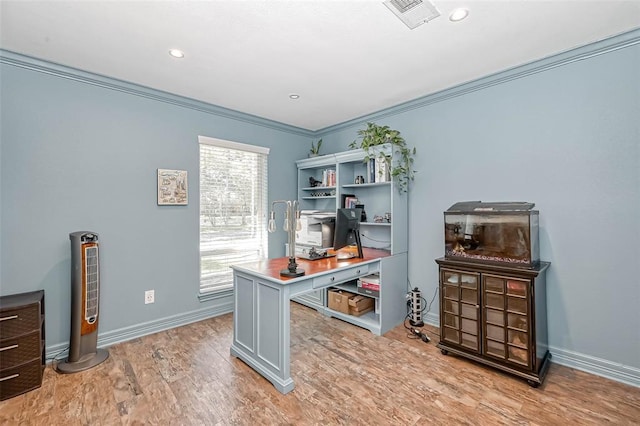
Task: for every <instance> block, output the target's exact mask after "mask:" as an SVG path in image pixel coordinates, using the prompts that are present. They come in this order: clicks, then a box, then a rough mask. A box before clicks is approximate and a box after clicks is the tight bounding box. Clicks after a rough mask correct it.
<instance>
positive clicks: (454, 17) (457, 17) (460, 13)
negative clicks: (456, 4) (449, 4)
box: [449, 7, 469, 22]
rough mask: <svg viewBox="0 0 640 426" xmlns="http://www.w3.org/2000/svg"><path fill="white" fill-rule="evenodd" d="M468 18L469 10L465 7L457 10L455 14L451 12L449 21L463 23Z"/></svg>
mask: <svg viewBox="0 0 640 426" xmlns="http://www.w3.org/2000/svg"><path fill="white" fill-rule="evenodd" d="M467 16H469V10H467V9H465V8H463V7H460V8H458V9H455V10H454V11H453V12H451V15H449V20H450V21H451V22H458V21H462V20H463V19H464V18H466V17H467Z"/></svg>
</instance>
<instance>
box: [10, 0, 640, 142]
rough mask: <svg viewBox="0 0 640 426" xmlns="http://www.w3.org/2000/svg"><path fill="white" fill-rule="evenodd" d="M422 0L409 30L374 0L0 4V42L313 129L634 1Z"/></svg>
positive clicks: (617, 23) (622, 11) (557, 46)
mask: <svg viewBox="0 0 640 426" xmlns="http://www.w3.org/2000/svg"><path fill="white" fill-rule="evenodd" d="M433 3H434V4H435V6H436V7H437V8H438V10H439V11H440V13H441V16H440V17H438V18H436V19H434V20H432V21H431V22H429V23H427V24H424V25H421V26H419V27H417V28H416V29H414V30H410V29H409V28H407V27H406V26H405V25H404V24H403V23H402V22H401V21H400V20H399V19H398V18H397V17H396V16H395V15H393V14H392V13H391V11H389V10H388V9H387V7H386V6H385V5H383V3H382V0H377V1H330V0H325V1H304V0H289V1H276V0H271V1H237V0H236V1H231V0H220V1H199V2H196V1H185V0H182V1H113V0H111V1H45V2H37V1H4V0H3V1H1V2H0V7H1V8H0V18H1V21H0V23H1V27H2V29H1V33H0V34H1V39H0V47H1V48H2V49H5V50H9V51H12V52H16V53H21V54H25V55H29V56H33V57H36V58H40V59H44V60H48V61H52V62H55V63H58V64H62V65H67V66H70V67H74V68H79V69H82V70H85V71H90V72H93V73H97V74H101V75H105V76H109V77H114V78H117V79H120V80H124V81H127V82H132V83H137V84H140V85H143V86H146V87H151V88H154V89H159V90H163V91H166V92H170V93H173V94H177V95H182V96H186V97H188V98H192V99H196V100H200V101H204V102H208V103H210V104H214V105H218V106H222V107H226V108H230V109H233V110H237V111H241V112H244V113H248V114H253V115H256V116H260V117H264V118H268V119H271V120H275V121H278V122H281V123H286V124H290V125H293V126H297V127H301V128H304V129H308V130H318V129H322V128H325V127H327V126H331V125H334V124H338V123H342V122H344V121H348V120H351V119H354V118H357V117H361V116H363V115H366V114H369V113H372V112H376V111H379V110H381V109H384V108H388V107H392V106H395V105H398V104H400V103H402V102H406V101H410V100H413V99H416V98H419V97H422V96H425V95H428V94H431V93H435V92H438V91H440V90H443V89H447V88H450V87H453V86H456V85H458V84H461V83H464V82H468V81H471V80H475V79H477V78H480V77H483V76H486V75H489V74H493V73H496V72H499V71H502V70H505V69H508V68H512V67H514V66H518V65H521V64H525V63H528V62H531V61H534V60H536V59H540V58H544V57H547V56H550V55H552V54H555V53H559V52H563V51H566V50H569V49H572V48H575V47H579V46H583V45H586V44H589V43H592V42H595V41H598V40H601V39H604V38H607V37H610V36H613V35H616V34H620V33H622V32H626V31H629V30H632V29H635V28H640V0H635V1H615V0H603V1H602V0H601V1H586V0H572V1H560V0H555V1H551V0H548V1H533V0H517V1H516V0H511V1H507V0H503V1H474V0H467V1H453V0H451V1H435V0H434V1H433ZM461 6H463V7H466V8H468V9H469V11H470V14H469V17H468V18H467V19H466V20H464V21H462V22H458V23H454V22H451V21H449V19H448V16H449V13H450V12H451V11H452V10H453V9H455V8H457V7H461ZM170 48H179V49H182V50H183V51H184V52H185V54H186V57H185V58H184V59H174V58H171V57H170V56H169V55H168V53H167V52H168V50H169V49H170ZM291 93H297V94H299V95H300V99H298V100H295V101H294V100H291V99H289V94H291Z"/></svg>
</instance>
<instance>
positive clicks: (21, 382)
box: [0, 359, 43, 401]
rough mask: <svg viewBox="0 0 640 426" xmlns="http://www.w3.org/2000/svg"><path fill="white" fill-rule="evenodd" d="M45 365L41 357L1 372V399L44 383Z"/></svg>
mask: <svg viewBox="0 0 640 426" xmlns="http://www.w3.org/2000/svg"><path fill="white" fill-rule="evenodd" d="M42 370H43V365H42V363H41V361H40V359H36V360H34V361H31V362H29V363H27V364H22V365H20V366H17V367H13V368H8V369H6V370H2V371H1V372H0V401H1V400H4V399H7V398H11V397H14V396H16V395H20V394H21V393H25V392H28V391H30V390H33V389H35V388H37V387H39V386H40V385H41V384H42Z"/></svg>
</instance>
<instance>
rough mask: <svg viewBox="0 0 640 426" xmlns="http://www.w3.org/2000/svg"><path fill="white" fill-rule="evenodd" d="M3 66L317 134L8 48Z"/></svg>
mask: <svg viewBox="0 0 640 426" xmlns="http://www.w3.org/2000/svg"><path fill="white" fill-rule="evenodd" d="M0 64H5V65H9V66H13V67H17V68H23V69H27V70H30V71H35V72H39V73H43V74H48V75H52V76H55V77H59V78H64V79H68V80H73V81H77V82H79V83H83V84H89V85H92V86H96V87H101V88H103V89H107V90H115V91H118V92H122V93H126V94H129V95H133V96H138V97H141V98H146V99H151V100H154V101H157V102H164V103H167V104H171V105H176V106H179V107H182V108H188V109H191V110H195V111H199V112H204V113H206V114H211V115H216V116H219V117H224V118H228V119H231V120H235V121H242V122H245V123H248V124H253V125H257V126H262V127H267V128H270V129H273V130H278V131H282V132H287V133H293V134H297V135H300V136H305V137H312V136H314V134H315V132H312V131H310V130H307V129H303V128H300V127H295V126H291V125H288V124H284V123H280V122H277V121H273V120H268V119H266V118H262V117H258V116H255V115H251V114H246V113H243V112H240V111H235V110H232V109H228V108H224V107H221V106H217V105H212V104H208V103H206V102H201V101H197V100H195V99H191V98H187V97H184V96H179V95H174V94H171V93H168V92H163V91H161V90H157V89H152V88H149V87H145V86H141V85H138V84H134V83H129V82H126V81H123V80H118V79H114V78H111V77H106V76H103V75H99V74H93V73H90V72H87V71H82V70H79V69H76V68H71V67H67V66H65V65H60V64H56V63H53V62H48V61H45V60H42V59H38V58H33V57H30V56H25V55H22V54H19V53H15V52H11V51H8V50H4V49H0Z"/></svg>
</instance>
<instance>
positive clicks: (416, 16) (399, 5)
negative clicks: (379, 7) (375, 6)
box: [383, 0, 440, 29]
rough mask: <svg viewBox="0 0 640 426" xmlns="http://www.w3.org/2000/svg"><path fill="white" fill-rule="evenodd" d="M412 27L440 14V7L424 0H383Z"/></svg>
mask: <svg viewBox="0 0 640 426" xmlns="http://www.w3.org/2000/svg"><path fill="white" fill-rule="evenodd" d="M383 3H384V5H385V6H387V7H388V8H389V10H390V11H392V12H393V13H394V15H396V16H397V17H398V18H400V20H401V21H402V22H404V23H405V25H406V26H407V27H409V28H410V29H414V28H415V27H417V26H419V25H422V24H424V23H425V22H429V21H430V20H432V19H435V18H437V17H438V16H440V12H438V9H436V7H435V6H434V5H433V4H432V3H431V2H428V1H423V0H387V1H385V2H383Z"/></svg>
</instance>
